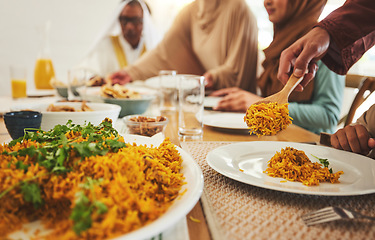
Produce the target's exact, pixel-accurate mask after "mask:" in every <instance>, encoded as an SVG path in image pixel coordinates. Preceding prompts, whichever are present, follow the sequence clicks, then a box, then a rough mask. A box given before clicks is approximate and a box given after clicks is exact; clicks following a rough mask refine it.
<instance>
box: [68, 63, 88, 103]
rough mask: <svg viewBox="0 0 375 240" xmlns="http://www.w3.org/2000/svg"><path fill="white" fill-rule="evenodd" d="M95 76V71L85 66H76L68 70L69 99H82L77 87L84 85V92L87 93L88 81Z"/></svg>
mask: <svg viewBox="0 0 375 240" xmlns="http://www.w3.org/2000/svg"><path fill="white" fill-rule="evenodd" d="M92 76H93V73H92V72H91V71H90V70H88V69H85V68H75V69H71V70H69V71H68V100H69V101H74V100H81V96H79V94H78V92H77V88H80V87H83V88H84V89H83V91H82V93H83V94H85V93H86V87H85V86H86V83H87V82H88V81H89V80H90V78H91V77H92Z"/></svg>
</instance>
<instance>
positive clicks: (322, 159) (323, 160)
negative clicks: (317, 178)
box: [311, 154, 333, 173]
mask: <svg viewBox="0 0 375 240" xmlns="http://www.w3.org/2000/svg"><path fill="white" fill-rule="evenodd" d="M311 156H313V157H314V158H316V159H318V160H319V162H320V163H321V164H322V165H323V166H324V167H325V168H328V166H329V161H328V159H327V158H319V157H317V156H314V155H312V154H311ZM329 172H330V173H332V172H333V171H332V168H329Z"/></svg>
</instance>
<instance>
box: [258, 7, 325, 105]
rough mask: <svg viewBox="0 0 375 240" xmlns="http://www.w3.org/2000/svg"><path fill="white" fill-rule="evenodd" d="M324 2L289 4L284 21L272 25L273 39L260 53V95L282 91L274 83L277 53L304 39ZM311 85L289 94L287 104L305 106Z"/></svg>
mask: <svg viewBox="0 0 375 240" xmlns="http://www.w3.org/2000/svg"><path fill="white" fill-rule="evenodd" d="M326 3H327V0H293V1H291V0H289V1H288V6H287V13H286V17H285V20H284V21H282V22H281V23H278V24H274V39H273V41H272V43H271V44H270V45H269V47H268V48H266V49H265V50H264V54H265V60H264V62H263V63H262V65H263V67H264V72H263V74H262V75H261V76H260V78H259V79H258V86H259V87H260V89H261V91H262V95H263V96H264V97H265V96H269V95H272V94H274V93H276V92H278V91H280V90H281V89H282V88H283V85H282V83H281V82H280V81H279V80H278V79H277V71H278V68H279V58H280V54H281V52H282V51H283V50H284V49H286V48H287V47H289V46H290V45H291V44H292V43H294V42H295V41H296V40H298V39H299V38H300V37H302V36H303V35H305V34H306V33H307V32H308V31H309V30H310V29H311V28H312V27H313V26H314V25H315V24H316V23H317V21H318V18H319V16H320V14H321V13H322V11H323V8H324V6H325V4H326ZM313 89H314V84H313V81H312V82H310V84H309V85H307V87H305V89H304V91H303V92H293V93H292V94H291V96H290V98H289V100H290V101H291V102H306V101H309V100H310V99H311V97H312V93H313Z"/></svg>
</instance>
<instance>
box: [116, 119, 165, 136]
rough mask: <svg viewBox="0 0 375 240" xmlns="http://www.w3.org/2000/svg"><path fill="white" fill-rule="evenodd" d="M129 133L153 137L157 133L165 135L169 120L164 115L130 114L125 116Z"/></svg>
mask: <svg viewBox="0 0 375 240" xmlns="http://www.w3.org/2000/svg"><path fill="white" fill-rule="evenodd" d="M123 121H124V123H125V126H126V128H127V133H129V134H135V135H142V136H147V137H152V136H154V135H155V134H157V133H162V134H163V136H164V132H165V128H166V126H167V124H168V122H169V120H168V118H166V117H164V116H141V115H129V116H126V117H124V118H123Z"/></svg>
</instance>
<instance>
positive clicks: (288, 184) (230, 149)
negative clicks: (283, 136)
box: [206, 141, 375, 196]
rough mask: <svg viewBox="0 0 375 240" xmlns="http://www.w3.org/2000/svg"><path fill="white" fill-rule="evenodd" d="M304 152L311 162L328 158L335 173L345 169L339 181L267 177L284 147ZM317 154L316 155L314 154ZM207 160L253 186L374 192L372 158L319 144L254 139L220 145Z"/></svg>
mask: <svg viewBox="0 0 375 240" xmlns="http://www.w3.org/2000/svg"><path fill="white" fill-rule="evenodd" d="M286 148H294V149H298V150H300V151H303V152H304V153H305V154H306V156H307V157H308V158H309V159H310V161H311V162H313V163H315V162H318V163H319V160H318V159H316V158H315V157H314V156H316V157H318V158H322V159H328V161H329V163H330V164H329V168H332V170H333V172H334V173H337V172H340V171H343V174H341V175H340V177H339V179H338V181H339V182H336V183H330V182H319V185H311V186H307V185H304V184H303V183H301V182H298V181H288V180H286V179H284V178H281V177H271V176H268V175H267V173H265V171H266V170H267V169H268V168H269V166H268V164H269V161H270V159H271V158H272V157H274V156H275V154H276V153H277V152H280V151H281V149H286ZM313 155H314V156H313ZM206 160H207V163H208V165H209V166H210V167H211V168H213V169H214V170H215V171H217V172H218V173H220V174H222V175H224V176H226V177H228V178H231V179H234V180H236V181H239V182H242V183H246V184H249V185H252V186H256V187H261V188H265V189H270V190H277V191H282V192H289V193H298V194H306V195H324V196H353V195H363V194H370V193H375V171H374V169H375V161H374V160H373V159H371V158H368V157H365V156H362V155H358V154H354V153H351V152H346V151H342V150H337V149H334V148H329V147H325V146H319V145H311V144H303V143H294V142H281V141H279V142H278V141H253V142H240V143H233V144H228V145H225V146H221V147H218V148H216V149H214V150H212V151H211V152H209V153H208V155H207V158H206Z"/></svg>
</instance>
